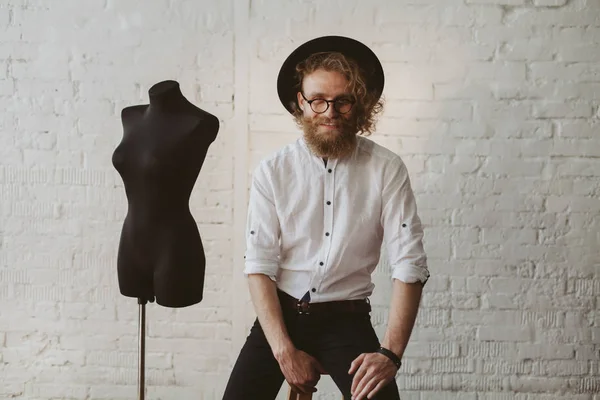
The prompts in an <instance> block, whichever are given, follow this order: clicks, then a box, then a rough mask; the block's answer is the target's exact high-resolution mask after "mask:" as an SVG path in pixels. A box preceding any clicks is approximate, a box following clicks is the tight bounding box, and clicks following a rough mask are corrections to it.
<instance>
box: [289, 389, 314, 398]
mask: <svg viewBox="0 0 600 400" xmlns="http://www.w3.org/2000/svg"><path fill="white" fill-rule="evenodd" d="M287 400H312V393H298V392H296V391H295V390H294V389H292V387H291V386H290V388H289V389H288V397H287Z"/></svg>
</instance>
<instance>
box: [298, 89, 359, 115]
mask: <svg viewBox="0 0 600 400" xmlns="http://www.w3.org/2000/svg"><path fill="white" fill-rule="evenodd" d="M300 95H301V96H302V98H303V99H304V101H306V102H307V103H308V106H309V107H310V109H311V110H312V111H313V112H314V113H315V114H324V113H326V112H327V110H329V103H333V109H334V110H335V112H337V113H339V114H342V115H344V114H348V113H349V112H350V111H352V108H354V104H356V99H353V98H348V100H349V102H350V109H349V110H348V111H346V112H340V111H339V110H338V109H337V108H336V106H335V104H336V102H337V101H338V100H340V99H339V98H335V99H333V100H325V99H323V98H320V97H317V98H316V99H312V100H309V99H307V98H306V96H304V93H302V91H300ZM317 100H322V101H324V102H325V103H327V108H325V110H323V111H320V112H319V111H315V109H314V108H313V107H312V103H313V102H314V101H317Z"/></svg>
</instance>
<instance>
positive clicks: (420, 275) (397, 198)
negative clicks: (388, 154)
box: [381, 158, 429, 285]
mask: <svg viewBox="0 0 600 400" xmlns="http://www.w3.org/2000/svg"><path fill="white" fill-rule="evenodd" d="M381 223H382V226H383V235H384V236H383V237H384V243H385V247H386V250H387V254H388V260H389V263H390V267H391V270H392V278H393V279H398V280H400V281H402V282H406V283H413V282H422V283H423V285H424V284H425V283H426V282H427V279H429V270H428V268H427V256H426V254H425V250H424V249H423V227H422V225H421V220H420V218H419V216H418V214H417V205H416V202H415V197H414V194H413V191H412V188H411V184H410V178H409V176H408V170H407V169H406V166H405V164H404V163H403V162H402V160H401V159H400V158H398V159H394V160H393V161H392V162H391V163H390V164H389V165H388V168H387V170H386V171H385V173H384V182H383V191H382V213H381Z"/></svg>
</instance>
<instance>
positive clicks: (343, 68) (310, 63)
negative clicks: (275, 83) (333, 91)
mask: <svg viewBox="0 0 600 400" xmlns="http://www.w3.org/2000/svg"><path fill="white" fill-rule="evenodd" d="M318 69H323V70H325V71H335V72H339V73H340V74H342V75H344V76H345V77H346V79H347V80H348V82H350V91H351V93H352V95H353V96H354V98H355V99H356V103H355V104H354V109H353V116H354V117H355V118H356V126H357V128H358V131H357V133H358V134H359V135H364V136H370V135H371V134H372V133H373V132H374V130H375V124H376V119H377V116H378V114H380V113H381V112H382V111H383V105H384V100H383V98H378V97H377V96H376V94H375V93H373V92H372V91H369V90H368V88H367V84H366V82H365V78H364V72H363V71H362V70H361V68H360V66H359V65H358V63H357V62H356V61H354V60H353V59H351V58H349V57H346V56H344V55H343V54H342V53H338V52H321V53H314V54H312V55H311V56H310V57H308V58H307V59H306V60H304V61H302V62H300V63H299V64H298V65H297V66H296V78H297V84H296V89H297V91H298V92H300V91H302V81H303V80H304V77H305V76H306V75H308V74H311V73H312V72H314V71H316V70H318ZM302 117H303V114H302V110H301V109H300V107H298V106H297V105H296V109H295V111H294V118H295V119H296V122H297V123H298V124H299V125H300V121H301V119H302Z"/></svg>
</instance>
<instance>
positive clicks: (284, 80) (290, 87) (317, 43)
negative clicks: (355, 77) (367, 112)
mask: <svg viewBox="0 0 600 400" xmlns="http://www.w3.org/2000/svg"><path fill="white" fill-rule="evenodd" d="M320 52H340V53H342V54H344V55H345V56H347V57H349V58H352V59H353V60H354V61H356V62H357V63H358V65H359V66H360V67H361V69H362V70H363V71H364V74H365V80H366V84H367V90H369V91H372V92H373V93H374V94H375V95H376V96H377V98H379V97H380V96H381V93H382V92H383V85H384V76H383V67H382V66H381V62H380V61H379V59H378V58H377V56H376V55H375V53H374V52H373V51H372V50H371V49H370V48H368V47H367V46H366V45H364V44H363V43H361V42H359V41H357V40H355V39H351V38H348V37H344V36H322V37H319V38H316V39H312V40H310V41H308V42H306V43H304V44H302V45H300V46H299V47H298V48H297V49H296V50H294V51H293V52H292V54H290V55H289V56H288V58H287V59H286V60H285V61H284V62H283V65H282V66H281V69H280V70H279V76H278V77H277V93H278V95H279V100H280V101H281V103H282V104H283V106H284V107H285V108H286V110H288V111H289V112H290V113H292V114H293V113H294V110H295V108H296V105H297V89H296V85H297V83H298V82H297V79H296V65H298V63H300V62H301V61H304V60H306V59H307V58H308V57H309V56H310V55H311V54H314V53H320Z"/></svg>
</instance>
